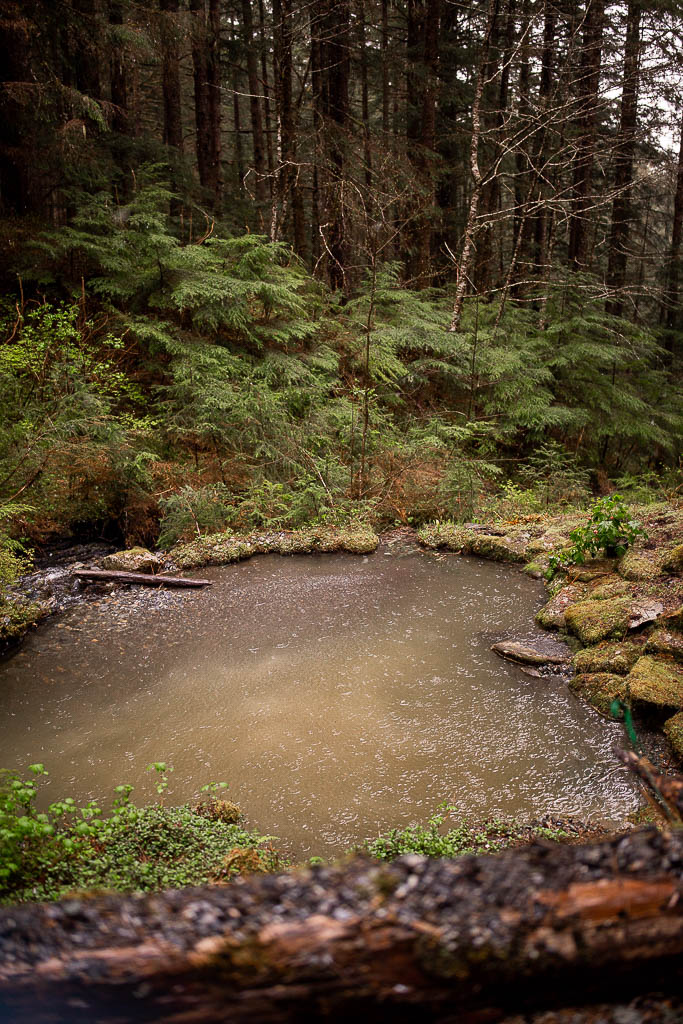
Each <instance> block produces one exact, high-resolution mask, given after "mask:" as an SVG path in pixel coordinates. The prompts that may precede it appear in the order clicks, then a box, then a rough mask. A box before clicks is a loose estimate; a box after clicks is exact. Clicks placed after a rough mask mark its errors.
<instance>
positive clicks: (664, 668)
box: [627, 654, 683, 708]
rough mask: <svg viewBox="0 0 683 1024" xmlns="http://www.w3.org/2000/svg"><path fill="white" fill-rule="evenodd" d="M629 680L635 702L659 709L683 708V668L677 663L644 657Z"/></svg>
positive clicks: (634, 668) (648, 655)
mask: <svg viewBox="0 0 683 1024" xmlns="http://www.w3.org/2000/svg"><path fill="white" fill-rule="evenodd" d="M627 679H628V685H629V687H630V691H631V697H632V698H633V700H635V701H640V702H641V703H643V704H654V705H655V706H657V707H670V708H683V668H681V666H680V665H677V664H676V662H675V661H672V660H670V659H668V658H663V657H654V656H652V655H650V654H646V655H643V657H642V658H639V659H638V661H637V662H636V663H635V665H634V666H633V668H632V669H631V671H630V673H629V675H628V677H627Z"/></svg>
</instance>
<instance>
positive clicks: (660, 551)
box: [618, 547, 668, 583]
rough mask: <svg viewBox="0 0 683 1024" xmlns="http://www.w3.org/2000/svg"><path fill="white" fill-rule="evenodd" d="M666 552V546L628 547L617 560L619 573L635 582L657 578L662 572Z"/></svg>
mask: <svg viewBox="0 0 683 1024" xmlns="http://www.w3.org/2000/svg"><path fill="white" fill-rule="evenodd" d="M667 554H668V552H667V549H666V548H651V549H645V548H641V547H637V548H629V550H628V551H627V552H626V554H625V555H624V557H623V558H622V559H621V561H620V562H619V565H618V572H619V575H620V576H623V577H624V579H626V580H633V581H634V582H636V583H647V582H649V581H650V580H657V579H659V578H660V577H661V576H662V575H663V573H664V562H665V561H666V558H667Z"/></svg>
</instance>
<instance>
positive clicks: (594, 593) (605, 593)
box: [590, 574, 633, 601]
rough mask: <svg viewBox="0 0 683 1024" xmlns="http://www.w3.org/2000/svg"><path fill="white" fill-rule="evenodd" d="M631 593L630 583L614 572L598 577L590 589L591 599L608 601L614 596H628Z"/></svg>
mask: <svg viewBox="0 0 683 1024" xmlns="http://www.w3.org/2000/svg"><path fill="white" fill-rule="evenodd" d="M632 594H633V586H632V584H631V583H629V582H628V580H624V579H622V578H621V576H617V575H616V574H612V575H610V576H607V577H602V578H600V580H599V581H598V582H597V584H596V585H595V586H594V587H592V588H591V591H590V597H591V600H592V601H609V600H611V599H612V598H614V597H626V596H628V597H630V596H631V595H632Z"/></svg>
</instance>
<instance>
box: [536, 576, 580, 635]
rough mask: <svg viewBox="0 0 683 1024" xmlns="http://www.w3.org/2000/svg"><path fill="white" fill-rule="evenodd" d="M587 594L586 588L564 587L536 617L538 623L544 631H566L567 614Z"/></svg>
mask: <svg viewBox="0 0 683 1024" xmlns="http://www.w3.org/2000/svg"><path fill="white" fill-rule="evenodd" d="M584 593H585V588H584V587H578V586H575V585H571V586H568V587H562V588H561V589H560V590H559V591H558V592H557V593H556V594H554V595H553V596H552V597H551V598H550V600H549V601H548V603H547V604H544V605H543V607H542V608H541V610H540V612H538V614H537V615H536V622H537V623H538V624H539V626H542V627H543V629H564V627H565V613H566V611H567V609H568V608H569V607H570V606H571V605H572V604H574V602H576V601H580V600H581V598H582V597H583V595H584Z"/></svg>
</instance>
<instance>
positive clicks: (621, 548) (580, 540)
mask: <svg viewBox="0 0 683 1024" xmlns="http://www.w3.org/2000/svg"><path fill="white" fill-rule="evenodd" d="M638 537H647V534H646V532H645V530H644V529H643V527H642V526H641V524H640V523H639V522H638V521H637V520H636V519H633V518H632V517H631V513H630V512H629V510H628V508H627V507H626V505H625V504H624V501H623V499H622V497H621V495H619V494H611V495H608V496H607V497H605V498H600V500H599V501H596V503H595V504H594V505H593V508H592V510H591V517H590V519H589V521H588V523H587V524H586V525H585V526H577V528H576V529H575V530H572V532H571V533H570V534H569V538H570V540H571V541H572V545H571V547H569V548H567V549H566V550H565V551H562V552H560V553H559V554H554V555H551V556H550V559H549V560H548V568H547V570H546V578H547V579H549V580H551V579H552V578H553V576H554V575H555V574H556V573H557V572H558V571H559V570H560V569H564V568H566V567H567V566H569V565H583V563H584V562H585V561H586V558H588V557H591V558H594V557H595V556H596V555H597V554H599V553H600V552H601V551H603V552H604V554H605V555H606V557H608V558H618V557H621V555H623V554H625V552H626V549H627V548H628V547H629V545H630V544H633V542H634V541H635V540H637V539H638Z"/></svg>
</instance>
